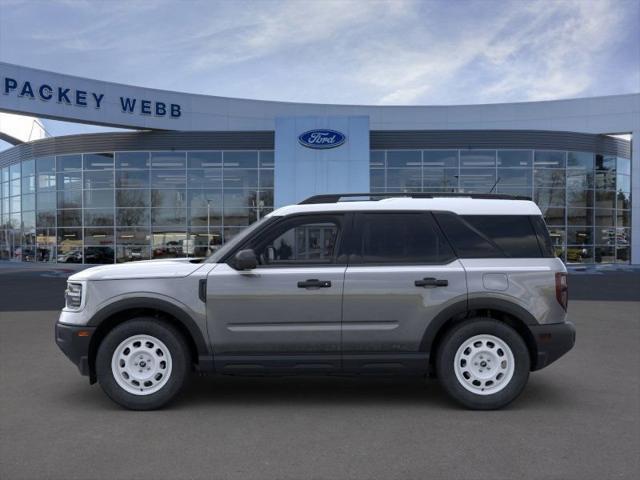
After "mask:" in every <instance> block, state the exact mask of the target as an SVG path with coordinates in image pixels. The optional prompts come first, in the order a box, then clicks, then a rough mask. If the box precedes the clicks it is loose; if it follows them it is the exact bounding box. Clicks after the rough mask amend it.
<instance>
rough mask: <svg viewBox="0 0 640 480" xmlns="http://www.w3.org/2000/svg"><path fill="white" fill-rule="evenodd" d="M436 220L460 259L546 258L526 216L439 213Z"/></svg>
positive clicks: (534, 229) (534, 230) (536, 234)
mask: <svg viewBox="0 0 640 480" xmlns="http://www.w3.org/2000/svg"><path fill="white" fill-rule="evenodd" d="M436 218H437V219H438V222H439V223H440V226H441V227H442V229H443V231H444V232H445V235H446V236H447V238H448V239H449V241H450V242H451V243H452V245H453V247H454V249H455V250H456V253H457V255H458V256H459V257H460V258H501V257H503V258H504V257H506V258H540V257H543V256H546V255H543V253H542V252H543V249H542V247H541V245H540V240H539V238H538V233H537V232H536V228H535V227H534V224H533V222H532V220H531V218H530V216H529V215H455V214H452V213H439V214H436Z"/></svg>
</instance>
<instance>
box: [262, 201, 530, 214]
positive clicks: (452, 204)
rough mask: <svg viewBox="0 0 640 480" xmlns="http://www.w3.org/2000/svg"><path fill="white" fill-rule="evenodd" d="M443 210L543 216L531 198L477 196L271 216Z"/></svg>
mask: <svg viewBox="0 0 640 480" xmlns="http://www.w3.org/2000/svg"><path fill="white" fill-rule="evenodd" d="M398 210H408V211H414V210H415V211H420V210H429V211H446V212H453V213H457V214H459V215H542V213H541V212H540V209H539V208H538V206H537V205H536V204H535V203H534V202H532V201H531V200H505V199H484V198H483V199H480V198H471V197H436V198H405V197H394V198H382V199H380V200H365V201H362V200H355V201H342V202H331V203H311V204H305V203H303V204H298V205H288V206H286V207H281V208H278V209H277V210H275V211H273V212H272V213H271V214H269V215H270V216H285V215H292V214H296V213H321V212H327V213H331V212H353V211H398Z"/></svg>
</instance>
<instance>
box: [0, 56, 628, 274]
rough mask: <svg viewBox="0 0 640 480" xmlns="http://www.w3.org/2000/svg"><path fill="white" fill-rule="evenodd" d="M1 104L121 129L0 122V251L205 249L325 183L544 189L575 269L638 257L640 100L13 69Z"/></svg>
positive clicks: (40, 258) (365, 188) (116, 253)
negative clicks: (303, 98)
mask: <svg viewBox="0 0 640 480" xmlns="http://www.w3.org/2000/svg"><path fill="white" fill-rule="evenodd" d="M0 88H1V89H2V94H1V95H0V112H5V113H14V114H20V115H29V116H33V117H37V118H48V119H56V120H64V121H70V122H78V123H84V124H93V125H102V126H110V127H120V128H125V129H128V130H130V131H117V132H109V133H98V134H82V135H69V136H62V137H49V138H43V139H38V140H33V141H22V140H21V139H19V138H16V137H14V136H12V135H11V134H10V132H8V130H7V129H5V128H3V127H2V123H0V139H2V140H5V141H8V142H10V143H12V144H14V146H12V147H10V148H8V149H6V150H4V151H0V259H2V260H13V261H27V262H67V263H113V262H125V261H132V260H141V259H149V258H166V257H175V256H202V255H206V254H207V253H208V252H210V251H211V250H214V249H216V248H218V246H219V245H221V244H222V243H224V242H225V241H227V240H229V239H230V238H232V237H233V236H234V235H236V234H237V233H238V232H239V231H240V230H242V229H243V228H245V227H247V226H248V225H250V224H251V223H253V222H254V221H256V220H257V219H259V218H261V217H263V216H264V215H266V214H268V213H269V212H271V211H272V210H273V209H274V208H277V207H279V206H282V205H286V204H290V203H295V202H299V201H301V200H303V199H304V198H306V197H308V196H311V195H314V194H319V193H342V192H345V193H346V192H377V193H384V192H434V193H452V192H459V193H489V192H492V193H501V194H509V195H518V196H526V197H530V198H532V199H533V200H534V201H535V202H536V203H537V204H538V206H539V207H540V209H541V210H542V212H543V214H544V216H545V219H546V222H547V225H548V227H549V231H550V233H551V236H552V239H553V241H554V243H555V245H556V250H557V253H558V255H559V256H561V257H562V258H563V259H564V260H565V261H566V262H567V263H568V264H612V263H621V264H629V263H632V264H640V233H638V232H640V185H639V184H640V181H639V177H638V175H639V172H640V164H639V162H640V149H639V148H638V144H639V143H640V142H638V141H637V140H638V139H640V94H628V95H616V96H608V97H594V98H582V99H572V100H559V101H546V102H528V103H504V104H489V105H455V106H355V105H354V106H351V105H321V104H307V103H287V102H271V101H262V100H247V99H236V98H224V97H215V96H206V95H196V94H188V93H180V92H173V91H163V90H155V89H149V88H142V87H136V86H130V85H122V84H114V83H109V82H103V81H98V80H91V79H86V78H79V77H73V76H69V75H63V74H58V73H52V72H47V71H42V70H36V69H31V68H26V67H22V66H17V65H12V64H7V63H0Z"/></svg>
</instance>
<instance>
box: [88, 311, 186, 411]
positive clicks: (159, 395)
mask: <svg viewBox="0 0 640 480" xmlns="http://www.w3.org/2000/svg"><path fill="white" fill-rule="evenodd" d="M135 335H150V336H152V337H155V338H157V339H158V340H160V341H161V342H163V343H164V345H165V346H166V347H167V349H168V350H169V353H170V354H171V365H172V366H171V373H170V375H169V379H168V380H167V381H166V383H165V384H164V385H163V386H162V388H160V390H158V391H156V392H153V393H149V394H148V395H135V394H132V393H129V392H127V391H126V390H125V389H124V388H122V387H121V386H120V385H119V384H118V382H117V381H116V379H115V377H114V374H113V371H112V369H111V360H112V357H113V354H114V352H115V350H116V348H118V346H119V345H120V344H121V343H122V342H123V341H125V340H126V339H127V338H129V337H132V336H135ZM190 369H191V358H190V354H189V347H188V346H187V343H186V341H185V339H184V337H183V336H182V335H181V334H180V332H179V331H177V330H176V329H175V328H174V327H173V326H172V325H170V324H169V323H167V322H164V321H162V320H158V319H156V318H153V317H138V318H133V319H131V320H128V321H126V322H124V323H121V324H120V325H118V326H117V327H115V328H114V329H113V330H111V331H110V332H109V333H108V334H107V335H106V337H105V338H104V339H103V340H102V342H101V343H100V346H99V348H98V354H97V356H96V374H97V377H98V382H99V383H100V386H101V387H102V390H104V392H105V393H106V394H107V396H108V397H109V398H110V399H111V400H113V401H114V402H116V403H117V404H119V405H122V406H123V407H125V408H128V409H130V410H155V409H158V408H161V407H163V406H164V405H166V404H167V403H168V402H170V401H171V400H172V399H173V398H174V397H175V396H176V395H177V394H178V393H179V392H180V390H182V387H183V385H184V383H185V381H186V379H187V377H188V375H189V372H190Z"/></svg>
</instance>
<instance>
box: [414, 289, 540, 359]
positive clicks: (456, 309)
mask: <svg viewBox="0 0 640 480" xmlns="http://www.w3.org/2000/svg"><path fill="white" fill-rule="evenodd" d="M472 310H499V311H501V312H505V313H508V314H509V315H511V316H513V317H515V318H517V319H518V320H520V321H521V322H523V323H524V324H525V325H526V326H527V327H528V326H535V325H539V323H538V321H537V320H536V319H535V317H534V316H533V315H531V313H529V312H528V311H527V310H526V309H524V308H523V307H521V306H520V305H518V304H516V303H514V302H510V301H509V300H503V299H500V298H472V299H468V300H461V301H458V302H456V303H453V304H451V305H449V306H447V307H446V308H444V309H443V310H442V311H441V312H440V313H438V315H436V316H435V317H434V318H433V320H431V322H429V325H428V326H427V328H426V330H425V332H424V335H423V337H422V341H421V342H420V351H421V352H431V349H432V346H433V342H434V340H435V339H436V336H437V335H438V333H439V332H440V330H441V328H442V327H443V326H444V325H445V323H447V322H448V321H449V320H450V319H451V318H454V317H457V316H459V317H463V316H465V315H466V314H467V313H468V312H470V311H472Z"/></svg>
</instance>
